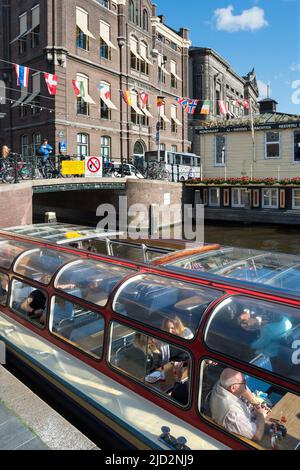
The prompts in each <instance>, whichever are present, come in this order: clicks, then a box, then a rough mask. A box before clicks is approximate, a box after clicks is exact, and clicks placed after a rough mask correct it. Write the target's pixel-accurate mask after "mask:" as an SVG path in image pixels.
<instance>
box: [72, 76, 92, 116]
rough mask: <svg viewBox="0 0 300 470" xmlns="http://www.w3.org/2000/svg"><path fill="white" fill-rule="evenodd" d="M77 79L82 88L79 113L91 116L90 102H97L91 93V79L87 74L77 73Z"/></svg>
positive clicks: (78, 106)
mask: <svg viewBox="0 0 300 470" xmlns="http://www.w3.org/2000/svg"><path fill="white" fill-rule="evenodd" d="M76 81H77V83H78V84H79V88H80V96H78V97H77V114H84V115H86V116H89V114H90V104H95V102H94V100H93V99H92V98H91V97H90V95H89V79H88V77H87V76H85V75H82V74H77V78H76Z"/></svg>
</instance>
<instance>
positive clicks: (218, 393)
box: [210, 368, 268, 442]
mask: <svg viewBox="0 0 300 470" xmlns="http://www.w3.org/2000/svg"><path fill="white" fill-rule="evenodd" d="M210 411H211V415H212V419H213V420H214V421H215V422H216V423H217V424H219V425H220V426H223V427H224V428H225V429H226V430H227V431H229V432H232V433H236V434H239V435H241V436H243V437H246V438H248V439H251V440H253V441H258V442H259V441H260V440H261V439H262V437H263V435H264V430H265V418H266V416H267V413H268V409H267V408H264V407H263V406H261V405H259V404H257V402H255V399H254V397H253V395H252V393H251V391H250V390H249V389H248V387H247V385H246V380H245V377H244V375H243V374H242V373H241V372H238V371H236V370H233V369H229V368H226V369H224V370H223V371H222V373H221V375H220V379H219V380H218V382H217V383H216V384H215V386H214V388H213V390H212V393H211V397H210Z"/></svg>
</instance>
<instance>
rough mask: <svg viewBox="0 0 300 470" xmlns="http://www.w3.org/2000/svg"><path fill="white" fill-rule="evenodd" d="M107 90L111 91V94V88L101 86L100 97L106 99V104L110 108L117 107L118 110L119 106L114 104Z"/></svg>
mask: <svg viewBox="0 0 300 470" xmlns="http://www.w3.org/2000/svg"><path fill="white" fill-rule="evenodd" d="M107 92H109V94H110V91H109V88H107V87H103V88H101V89H100V98H101V99H102V100H103V101H104V103H105V104H106V106H107V107H108V108H109V109H116V110H117V109H118V108H117V107H116V106H115V105H114V104H113V102H112V101H111V99H110V98H109V97H108V96H105V94H107Z"/></svg>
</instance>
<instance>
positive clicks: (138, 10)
mask: <svg viewBox="0 0 300 470" xmlns="http://www.w3.org/2000/svg"><path fill="white" fill-rule="evenodd" d="M135 22H136V24H137V25H138V26H140V24H141V0H135Z"/></svg>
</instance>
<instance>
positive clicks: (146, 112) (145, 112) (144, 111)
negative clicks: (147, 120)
mask: <svg viewBox="0 0 300 470" xmlns="http://www.w3.org/2000/svg"><path fill="white" fill-rule="evenodd" d="M141 110H142V111H143V113H144V114H145V116H148V117H153V116H152V114H151V113H150V111H149V110H148V109H147V108H141Z"/></svg>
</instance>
